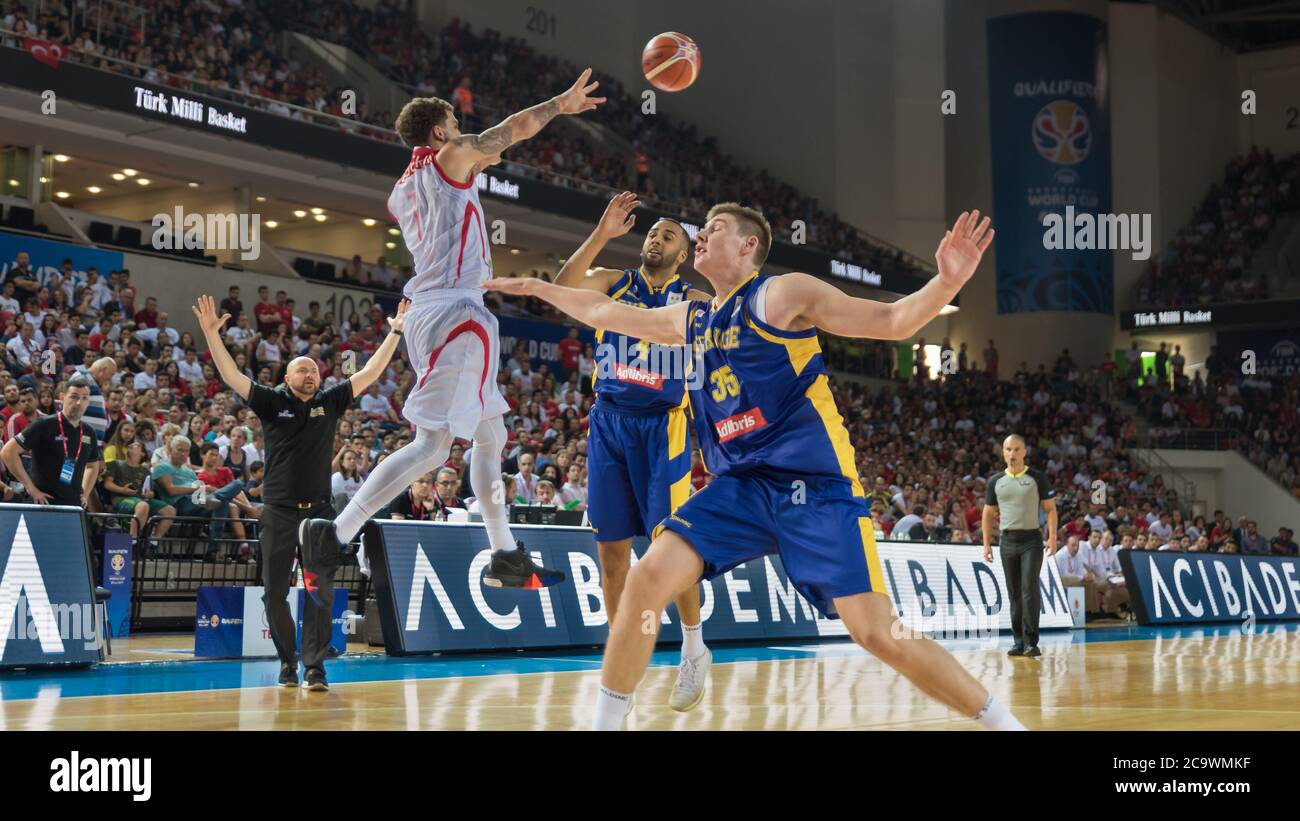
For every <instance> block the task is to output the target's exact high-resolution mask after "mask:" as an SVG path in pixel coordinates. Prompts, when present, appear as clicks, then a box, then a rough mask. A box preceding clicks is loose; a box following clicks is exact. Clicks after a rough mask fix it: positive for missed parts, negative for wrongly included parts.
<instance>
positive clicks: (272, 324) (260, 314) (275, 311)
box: [253, 302, 293, 336]
mask: <svg viewBox="0 0 1300 821" xmlns="http://www.w3.org/2000/svg"><path fill="white" fill-rule="evenodd" d="M264 317H265V319H264ZM253 318H254V319H256V320H257V331H258V333H260V334H262V335H263V336H265V335H266V334H268V333H270V332H271V331H274V330H275V329H276V326H278V325H279V324H280V323H281V322H283V321H284V316H283V314H281V313H280V309H279V307H277V306H275V305H272V304H271V303H269V302H259V303H257V307H256V308H254V309H253ZM289 327H290V328H292V327H293V326H292V325H290V326H289Z"/></svg>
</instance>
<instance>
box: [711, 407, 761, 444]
mask: <svg viewBox="0 0 1300 821" xmlns="http://www.w3.org/2000/svg"><path fill="white" fill-rule="evenodd" d="M713 427H714V429H715V430H716V431H717V432H718V441H719V442H726V441H729V440H731V439H735V438H736V437H737V436H744V435H745V434H747V433H753V432H754V431H756V430H758V429H759V428H763V427H767V420H766V419H764V418H763V411H762V410H760V409H758V408H750V409H749V410H747V411H744V412H743V413H738V414H736V415H735V416H728V417H727V418H726V419H723V420H722V421H720V422H715V423H714V425H713Z"/></svg>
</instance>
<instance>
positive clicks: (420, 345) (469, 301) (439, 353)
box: [299, 69, 605, 588]
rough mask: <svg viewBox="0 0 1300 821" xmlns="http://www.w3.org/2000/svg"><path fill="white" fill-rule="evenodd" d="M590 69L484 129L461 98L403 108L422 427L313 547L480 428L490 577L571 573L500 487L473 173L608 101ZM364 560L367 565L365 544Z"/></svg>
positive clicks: (358, 523) (351, 530) (345, 535)
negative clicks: (510, 521) (511, 522)
mask: <svg viewBox="0 0 1300 821" xmlns="http://www.w3.org/2000/svg"><path fill="white" fill-rule="evenodd" d="M590 78H591V69H587V70H586V71H584V72H583V73H582V75H581V76H580V77H579V78H578V81H577V82H576V83H574V85H573V87H572V88H570V89H569V90H568V91H566V92H564V93H563V94H560V95H559V96H557V97H553V98H552V99H550V100H547V101H546V102H544V103H541V104H539V105H535V106H533V107H532V108H529V109H525V110H524V111H520V112H518V113H517V114H513V115H511V116H510V117H507V118H506V119H505V120H503V121H502V122H501V123H500V124H498V125H496V126H493V127H492V128H489V129H488V130H486V131H484V132H483V133H482V134H461V133H460V126H459V123H457V122H456V114H455V111H454V110H453V109H452V107H451V105H450V104H449V103H448V102H446V101H445V100H440V99H438V98H436V97H417V98H416V99H414V100H411V102H409V103H407V104H406V106H405V107H404V108H403V109H402V113H401V114H400V115H399V116H398V118H397V126H396V127H397V133H398V134H399V135H400V136H401V137H402V140H403V141H405V142H406V144H407V145H410V146H411V147H412V149H413V151H412V154H411V164H410V165H409V166H407V169H406V173H404V174H403V175H402V178H401V179H400V180H398V181H397V184H396V185H395V186H393V193H392V194H391V195H389V197H388V212H389V214H390V215H391V216H392V217H393V219H394V220H396V221H397V223H398V225H399V226H400V227H401V229H402V237H403V239H405V240H406V247H407V248H408V249H410V252H411V256H412V257H413V259H414V262H415V272H416V273H415V276H413V277H412V278H411V280H410V281H409V282H407V283H406V288H405V295H406V297H407V298H409V299H410V300H411V309H410V311H408V312H407V315H406V327H405V337H406V345H407V353H408V354H409V355H410V358H411V365H412V367H413V368H414V369H415V373H416V381H415V387H414V388H413V389H412V390H411V392H410V395H408V396H407V398H406V404H405V406H404V407H403V411H402V412H403V415H404V416H405V417H406V419H407V421H409V422H410V423H411V424H412V425H414V426H415V428H416V436H415V440H414V441H413V442H412V443H411V445H410V446H409V447H405V448H402V449H400V450H398V451H397V452H396V453H394V454H393V455H392V456H390V457H388V458H387V459H385V460H384V461H383V462H382V463H381V464H380V465H379V466H378V467H376V468H375V469H374V471H373V472H371V474H370V476H369V477H367V478H366V481H365V483H364V484H362V486H361V488H360V490H358V491H357V493H356V495H355V496H353V497H352V501H351V502H349V503H348V506H347V507H346V508H345V509H344V510H343V512H342V513H340V514H339V516H338V518H337V519H335V520H334V521H333V522H331V521H329V520H327V519H310V520H306V521H304V522H303V523H302V525H301V526H300V528H299V542H300V543H301V544H302V547H303V550H304V555H307V554H308V553H310V554H311V555H314V556H320V555H324V554H331V553H332V554H335V555H337V553H338V552H339V551H341V549H342V546H343V545H345V544H347V543H349V542H350V541H352V539H353V537H355V536H356V534H357V533H358V532H359V531H360V530H361V527H362V526H363V525H364V524H365V523H366V520H368V519H369V518H370V517H372V516H373V515H374V514H375V513H376V512H377V511H378V510H379V509H380V508H381V507H383V506H384V505H386V504H388V503H389V502H390V501H392V500H393V499H394V498H395V497H396V496H397V495H398V494H399V493H401V492H402V491H403V490H404V489H405V488H406V487H407V486H409V485H410V484H411V482H413V481H414V480H415V479H416V478H417V477H419V476H421V475H423V474H425V473H428V472H430V471H432V470H434V469H436V468H437V467H439V466H440V465H442V463H443V462H445V461H446V460H447V456H448V454H449V453H450V451H451V443H452V440H453V439H455V438H458V437H459V438H471V437H472V438H473V439H474V445H475V446H474V449H473V450H472V451H471V456H470V481H471V483H472V485H473V489H474V493H475V495H476V496H477V497H478V499H479V508H480V510H481V511H482V513H483V523H484V525H485V527H486V529H487V533H488V539H489V541H490V542H491V544H492V561H491V563H490V564H489V566H488V571H487V573H486V575H485V576H484V579H483V583H484V584H486V585H489V586H492V587H528V588H535V587H544V586H548V585H551V584H556V583H558V582H561V581H563V580H564V574H563V573H560V572H558V571H554V570H548V569H546V568H543V567H539V566H537V565H535V564H534V563H533V561H532V559H530V558H529V556H528V554H527V553H526V552H525V551H524V550H523V548H522V546H517V545H516V544H515V541H514V539H513V538H512V537H511V535H510V528H509V527H508V525H507V515H506V509H505V505H504V504H503V503H502V501H501V497H502V494H501V493H500V491H499V490H498V488H496V487H495V486H496V485H499V484H500V481H501V480H500V477H501V451H502V448H503V447H504V446H505V442H506V429H505V425H504V424H503V422H502V416H503V414H505V412H506V411H507V410H508V409H509V406H508V405H507V404H506V401H505V399H504V398H503V397H502V396H501V394H500V392H499V390H498V388H497V366H498V364H499V361H500V354H501V351H500V339H499V336H498V331H497V319H496V317H495V316H493V315H492V314H491V313H490V312H489V311H488V310H487V308H485V307H484V305H483V292H482V290H481V289H480V288H479V285H480V284H482V283H483V282H486V281H487V280H489V279H491V278H492V251H491V246H490V244H489V242H488V231H487V224H488V223H487V219H486V217H485V216H484V214H483V206H482V204H481V203H480V202H479V198H478V189H477V187H476V186H475V185H474V180H475V178H476V177H477V176H478V173H479V172H480V171H482V170H483V169H484V168H486V167H487V166H490V165H496V164H497V163H498V162H500V161H501V152H502V151H505V150H506V149H507V148H509V147H510V146H511V145H513V144H515V143H517V142H520V141H522V140H526V139H528V138H530V137H532V136H533V135H535V134H537V132H539V131H541V129H542V128H543V127H544V126H545V125H546V124H547V123H549V122H550V121H551V120H553V119H554V118H555V117H556V116H558V115H561V114H581V113H582V112H584V111H590V110H592V109H594V108H595V107H596V106H597V105H599V104H600V103H603V102H604V101H605V98H603V97H591V96H590V94H591V92H593V91H595V90H596V87H597V85H598V84H597V83H592V82H589V80H590ZM359 558H360V561H361V564H362V568H363V570H366V569H367V567H366V563H365V556H364V554H362V555H361V556H360V557H359Z"/></svg>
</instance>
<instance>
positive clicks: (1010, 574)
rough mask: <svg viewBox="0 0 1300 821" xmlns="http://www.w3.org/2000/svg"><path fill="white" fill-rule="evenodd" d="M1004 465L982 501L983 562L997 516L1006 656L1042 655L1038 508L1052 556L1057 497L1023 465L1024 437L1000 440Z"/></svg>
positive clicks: (989, 551) (990, 546)
mask: <svg viewBox="0 0 1300 821" xmlns="http://www.w3.org/2000/svg"><path fill="white" fill-rule="evenodd" d="M1002 457H1003V458H1004V459H1006V462H1007V469H1006V470H1005V471H1003V472H1002V473H999V474H997V475H996V476H993V477H991V478H990V479H989V489H988V495H987V497H986V498H985V500H984V517H983V523H982V526H981V529H982V530H983V531H984V561H986V562H991V561H993V517H994V516H999V515H1000V516H1001V526H1000V530H999V533H1000V536H999V538H998V546H999V548H1000V550H1001V553H1002V570H1003V571H1004V572H1005V574H1006V577H1007V598H1008V599H1009V600H1010V602H1011V635H1012V636H1013V637H1014V638H1015V644H1014V645H1012V647H1011V650H1010V651H1009V652H1008V653H1007V655H1009V656H1030V657H1036V656H1041V655H1042V654H1043V653H1042V651H1041V650H1039V649H1038V615H1039V610H1040V609H1041V607H1042V602H1041V598H1042V597H1041V595H1040V591H1039V588H1038V574H1039V572H1040V571H1041V570H1042V569H1043V530H1042V527H1041V526H1040V525H1039V524H1038V509H1039V507H1040V506H1041V507H1042V508H1043V509H1044V510H1046V511H1047V533H1048V536H1047V554H1048V555H1049V556H1055V555H1056V501H1055V499H1054V497H1055V495H1056V494H1055V493H1054V492H1053V490H1052V486H1051V485H1050V484H1048V481H1047V477H1046V476H1045V475H1043V472H1042V471H1040V470H1031V469H1030V468H1028V467H1026V466H1025V440H1024V438H1023V437H1021V436H1018V435H1016V434H1014V433H1013V434H1011V435H1010V436H1008V437H1007V438H1006V440H1004V441H1003V442H1002Z"/></svg>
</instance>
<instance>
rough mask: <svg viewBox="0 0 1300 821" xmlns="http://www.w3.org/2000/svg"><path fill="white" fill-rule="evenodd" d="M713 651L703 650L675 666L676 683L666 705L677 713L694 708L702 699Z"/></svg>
mask: <svg viewBox="0 0 1300 821" xmlns="http://www.w3.org/2000/svg"><path fill="white" fill-rule="evenodd" d="M712 663H713V653H712V652H711V651H709V650H705V651H704V652H703V653H701V654H700V655H698V656H696V657H695V658H693V659H682V663H681V665H680V666H679V667H678V668H677V683H676V684H674V685H673V693H672V695H671V696H669V698H668V706H669V707H672V708H673V709H674V710H676V711H677V712H679V713H686V712H689V711H691V710H694V709H695V708H696V707H697V706H699V703H700V702H701V701H703V700H704V684H705V682H706V681H707V679H708V677H709V666H710V665H711V664H712Z"/></svg>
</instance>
